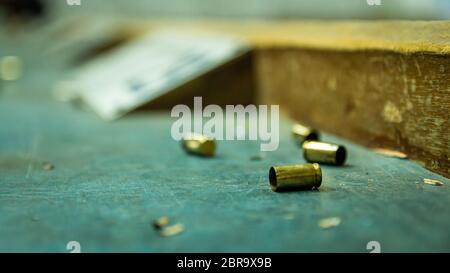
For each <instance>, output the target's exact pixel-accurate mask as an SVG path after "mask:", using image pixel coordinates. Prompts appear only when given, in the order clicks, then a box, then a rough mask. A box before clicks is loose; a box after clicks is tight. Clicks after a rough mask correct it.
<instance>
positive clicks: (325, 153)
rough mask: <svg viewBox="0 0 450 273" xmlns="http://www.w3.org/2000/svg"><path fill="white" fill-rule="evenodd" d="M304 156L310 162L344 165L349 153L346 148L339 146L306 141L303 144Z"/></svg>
mask: <svg viewBox="0 0 450 273" xmlns="http://www.w3.org/2000/svg"><path fill="white" fill-rule="evenodd" d="M303 156H304V158H305V159H306V161H308V162H317V163H324V164H331V165H343V164H344V162H345V159H346V158H347V151H346V149H345V147H344V146H341V145H337V144H332V143H326V142H319V141H305V142H304V143H303Z"/></svg>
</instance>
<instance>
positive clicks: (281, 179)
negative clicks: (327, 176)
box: [269, 163, 322, 191]
mask: <svg viewBox="0 0 450 273" xmlns="http://www.w3.org/2000/svg"><path fill="white" fill-rule="evenodd" d="M269 182H270V188H271V189H272V190H273V191H288V190H310V189H312V188H318V187H320V185H321V184H322V170H321V169H320V165H319V164H317V163H313V164H311V163H306V164H295V165H283V166H273V167H271V168H270V171H269Z"/></svg>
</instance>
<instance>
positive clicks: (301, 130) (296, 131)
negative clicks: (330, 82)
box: [291, 123, 319, 145]
mask: <svg viewBox="0 0 450 273" xmlns="http://www.w3.org/2000/svg"><path fill="white" fill-rule="evenodd" d="M291 131H292V135H293V136H294V139H295V141H296V142H297V144H298V145H302V144H303V142H305V141H306V140H319V132H317V131H316V130H314V129H312V128H310V127H307V126H303V125H301V124H298V123H297V124H294V125H292V129H291Z"/></svg>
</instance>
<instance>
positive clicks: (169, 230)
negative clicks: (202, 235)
mask: <svg viewBox="0 0 450 273" xmlns="http://www.w3.org/2000/svg"><path fill="white" fill-rule="evenodd" d="M183 231H184V225H183V224H175V225H172V226H168V227H165V228H163V229H161V232H160V233H159V235H161V236H162V237H171V236H175V235H177V234H180V233H182V232H183Z"/></svg>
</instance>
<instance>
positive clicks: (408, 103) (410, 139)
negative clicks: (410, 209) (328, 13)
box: [256, 48, 450, 176]
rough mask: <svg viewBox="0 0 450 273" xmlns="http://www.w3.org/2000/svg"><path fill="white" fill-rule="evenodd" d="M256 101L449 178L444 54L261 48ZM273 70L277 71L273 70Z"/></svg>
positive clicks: (449, 80)
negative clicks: (405, 157)
mask: <svg viewBox="0 0 450 273" xmlns="http://www.w3.org/2000/svg"><path fill="white" fill-rule="evenodd" d="M257 54H258V56H257V58H256V62H257V65H256V67H257V72H258V73H257V75H258V86H259V91H260V94H259V95H260V97H261V100H262V101H264V102H266V103H272V104H280V109H282V110H284V111H285V112H287V113H289V115H291V116H292V117H293V118H295V119H297V120H300V121H302V122H304V123H306V124H308V125H311V126H314V127H317V128H319V129H322V130H325V131H328V132H332V133H336V134H338V135H340V136H343V137H346V138H349V139H351V140H353V141H355V142H358V143H361V144H364V145H367V146H369V147H383V148H391V149H394V150H399V151H402V152H405V153H406V154H408V156H409V157H410V158H412V159H414V160H417V161H419V162H420V163H421V164H423V165H424V166H426V167H427V168H429V169H430V170H433V171H436V172H439V173H441V174H443V175H445V176H449V175H450V124H449V122H450V121H449V120H450V77H449V75H450V56H449V55H439V54H431V53H409V54H403V53H396V52H389V51H377V50H371V51H331V50H313V49H299V48H285V49H283V48H277V49H264V50H260V51H259V52H258V53H257ZM274 68H277V69H274Z"/></svg>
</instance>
